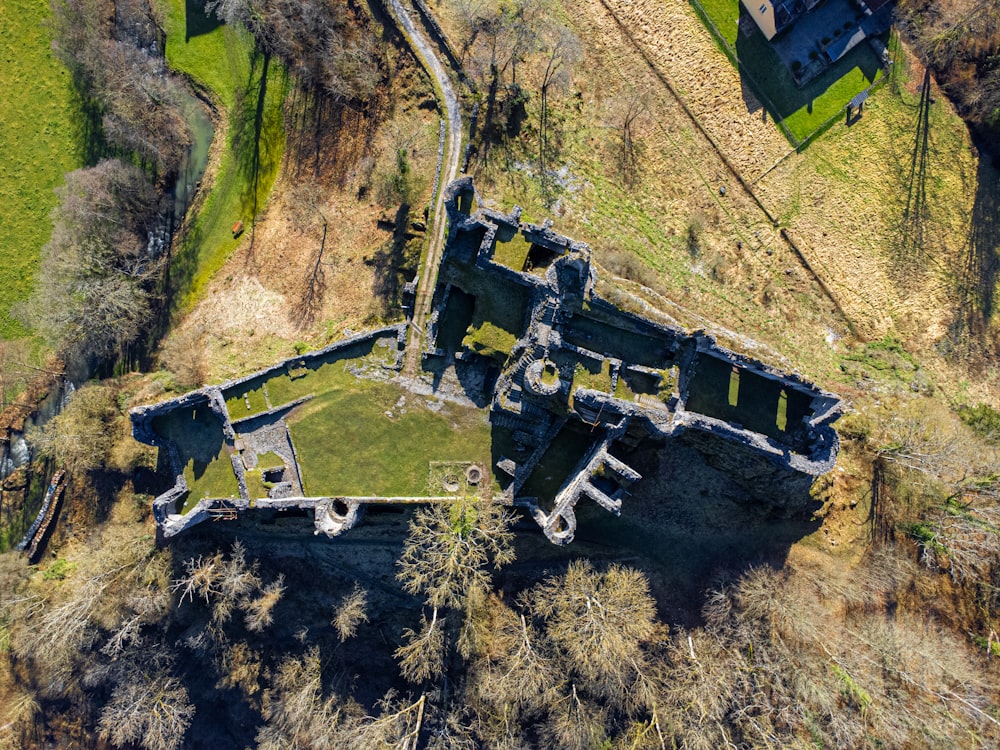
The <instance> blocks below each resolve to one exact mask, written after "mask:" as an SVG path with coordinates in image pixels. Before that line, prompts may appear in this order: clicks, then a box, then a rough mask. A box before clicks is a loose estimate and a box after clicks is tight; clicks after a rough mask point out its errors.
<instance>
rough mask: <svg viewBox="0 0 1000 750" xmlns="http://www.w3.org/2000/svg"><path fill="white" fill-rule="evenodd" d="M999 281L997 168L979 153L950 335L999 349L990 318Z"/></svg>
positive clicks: (979, 346)
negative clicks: (957, 301) (974, 193)
mask: <svg viewBox="0 0 1000 750" xmlns="http://www.w3.org/2000/svg"><path fill="white" fill-rule="evenodd" d="M998 282H1000V172H998V171H997V168H996V167H994V166H993V165H992V164H991V163H990V160H989V159H988V158H986V157H985V156H980V159H979V167H978V172H977V175H976V197H975V199H974V201H973V206H972V216H971V218H970V222H969V235H968V239H967V241H966V244H965V248H964V257H963V259H962V262H961V264H960V266H959V268H958V269H957V279H956V283H957V286H958V293H959V305H958V309H957V311H956V318H955V322H954V324H953V329H954V330H953V336H954V337H955V338H957V339H959V340H963V339H964V340H967V342H968V344H969V345H970V346H971V347H973V348H974V350H976V351H978V352H979V353H981V354H986V355H989V354H990V353H991V352H994V353H995V352H996V351H997V350H998V349H1000V341H997V340H996V338H995V337H996V334H995V333H992V334H991V322H992V320H993V316H994V314H995V313H996V297H997V284H998Z"/></svg>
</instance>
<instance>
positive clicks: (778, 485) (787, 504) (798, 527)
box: [498, 432, 821, 627]
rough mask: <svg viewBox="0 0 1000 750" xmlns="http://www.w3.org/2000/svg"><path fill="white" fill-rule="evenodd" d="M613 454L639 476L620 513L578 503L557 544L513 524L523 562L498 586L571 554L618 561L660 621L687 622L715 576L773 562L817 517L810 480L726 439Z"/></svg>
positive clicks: (525, 581) (677, 441) (559, 564)
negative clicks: (564, 541)
mask: <svg viewBox="0 0 1000 750" xmlns="http://www.w3.org/2000/svg"><path fill="white" fill-rule="evenodd" d="M508 442H509V440H508ZM498 450H499V451H500V452H504V451H509V450H512V448H510V447H507V448H504V447H503V446H500V447H498ZM613 453H615V454H617V455H618V456H619V457H620V458H622V459H623V460H625V462H626V463H628V464H629V465H630V466H632V467H633V468H635V469H636V470H637V471H638V472H639V473H640V474H642V476H643V479H641V480H640V481H639V482H637V483H636V484H634V485H632V486H631V487H630V488H629V492H628V494H626V496H625V497H624V500H623V502H622V511H621V516H620V517H617V518H616V517H615V516H613V515H611V514H609V513H607V512H606V511H605V510H604V509H603V508H601V507H600V506H598V505H597V504H596V503H592V502H589V501H587V500H586V499H584V500H581V502H580V503H579V504H578V505H577V506H576V516H577V524H578V525H577V531H576V537H575V539H574V541H573V542H572V543H571V544H570V545H568V546H567V547H562V548H556V547H553V546H552V545H551V543H550V542H549V541H548V540H547V539H546V538H545V537H544V536H543V535H542V533H541V531H540V530H537V529H536V530H534V531H533V530H532V528H531V525H532V524H530V523H525V524H522V525H521V526H520V527H519V529H518V531H519V533H518V535H517V538H516V540H515V543H516V545H517V556H518V560H519V561H525V562H524V563H523V564H519V563H515V564H514V566H512V567H511V568H509V569H505V570H504V571H501V573H500V576H501V577H502V581H501V584H502V586H503V588H504V591H505V592H506V591H519V590H522V589H523V588H526V587H529V586H531V585H533V583H534V582H535V581H537V580H538V579H539V578H541V576H542V574H543V572H544V573H555V572H559V571H560V570H562V569H563V568H564V567H565V566H566V565H568V564H569V562H570V561H572V560H573V559H576V558H579V557H584V558H587V559H590V560H592V561H594V562H595V564H597V565H599V566H600V565H609V564H612V563H621V564H624V565H628V566H631V567H634V568H638V569H640V570H642V571H643V572H644V573H645V574H646V575H647V577H648V578H649V581H650V586H651V591H652V593H653V595H654V597H655V598H656V600H657V604H658V608H659V611H660V615H661V617H662V618H663V619H664V620H665V621H666V622H668V623H670V624H674V625H683V626H686V627H691V626H696V625H700V624H702V618H701V608H702V605H703V604H704V601H705V598H706V594H707V593H708V591H709V590H710V589H711V588H712V587H713V586H714V585H715V584H716V582H717V581H719V580H721V579H724V578H727V577H729V576H733V575H738V574H739V573H740V572H742V571H744V570H746V569H747V568H749V567H752V566H756V565H769V566H772V567H775V568H779V567H781V566H782V565H783V564H784V562H785V560H786V558H787V556H788V552H789V549H790V548H791V546H792V545H793V544H795V543H797V542H799V541H800V540H802V539H803V538H804V537H806V536H808V535H809V534H811V533H813V532H814V531H816V530H817V529H818V528H819V526H820V524H821V521H820V520H819V519H818V518H816V517H814V513H815V511H817V510H818V509H819V507H820V504H819V503H818V502H817V501H816V500H814V499H813V498H812V497H810V494H809V488H810V486H811V484H812V477H809V476H806V475H804V474H798V473H796V472H790V471H787V470H783V469H779V468H777V467H775V466H774V465H773V464H771V463H770V462H769V461H768V460H767V459H766V458H764V457H762V456H760V455H759V454H757V453H755V452H754V451H752V450H750V449H749V448H745V447H743V446H741V445H738V444H735V443H732V442H730V441H726V440H723V439H721V438H718V437H714V436H711V435H705V434H701V433H695V432H687V433H684V434H682V435H681V436H679V437H676V438H673V439H670V440H667V441H666V442H659V443H656V442H652V441H646V442H643V443H640V444H639V446H638V447H637V448H635V449H634V450H629V449H627V448H624V447H623V446H621V445H618V446H616V447H615V448H614V449H613ZM506 455H507V456H508V457H510V458H514V459H515V460H518V458H519V456H518V455H511V454H510V453H509V452H508V453H507V454H506ZM521 457H522V458H523V456H521ZM532 561H534V562H532ZM540 568H544V571H543V570H540Z"/></svg>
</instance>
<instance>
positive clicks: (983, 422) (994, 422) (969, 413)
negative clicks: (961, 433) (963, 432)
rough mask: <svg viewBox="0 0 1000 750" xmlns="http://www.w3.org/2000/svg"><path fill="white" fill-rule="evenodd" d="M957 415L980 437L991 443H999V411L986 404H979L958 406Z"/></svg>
mask: <svg viewBox="0 0 1000 750" xmlns="http://www.w3.org/2000/svg"><path fill="white" fill-rule="evenodd" d="M958 416H959V418H960V419H961V420H962V421H963V422H965V423H966V424H967V425H969V427H971V428H972V429H973V431H975V432H976V434H978V435H979V436H980V437H983V438H985V439H986V440H989V441H990V442H991V443H1000V411H997V410H996V409H994V408H992V407H990V406H988V405H986V404H979V405H977V406H963V407H961V408H959V410H958Z"/></svg>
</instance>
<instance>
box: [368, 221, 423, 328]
mask: <svg viewBox="0 0 1000 750" xmlns="http://www.w3.org/2000/svg"><path fill="white" fill-rule="evenodd" d="M409 220H410V206H409V205H408V204H406V203H402V204H400V206H399V209H398V210H397V211H396V217H395V220H394V223H393V230H392V238H391V239H390V240H389V241H388V242H386V243H385V244H383V245H382V247H380V248H379V249H378V250H377V251H375V253H374V254H373V255H372V256H371V258H368V259H366V260H365V264H366V265H368V266H371V267H372V268H374V270H375V281H374V284H373V287H372V292H373V294H374V295H375V299H376V300H377V301H378V302H379V303H380V305H381V306H382V316H383V317H384V318H388V317H389V316H390V315H392V314H394V313H396V312H398V311H399V310H401V309H402V290H403V286H404V285H405V284H406V283H407V282H408V281H410V280H411V279H413V277H414V276H415V275H416V273H417V270H416V269H417V264H418V263H419V262H420V251H419V248H418V247H414V245H416V244H417V243H411V242H410V241H411V240H413V239H414V238H415V237H416V235H414V234H413V233H412V232H410V231H409Z"/></svg>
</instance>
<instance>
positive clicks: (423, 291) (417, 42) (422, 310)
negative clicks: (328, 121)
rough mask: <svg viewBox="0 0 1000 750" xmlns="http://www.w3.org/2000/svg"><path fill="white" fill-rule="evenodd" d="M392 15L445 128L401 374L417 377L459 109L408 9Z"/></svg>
mask: <svg viewBox="0 0 1000 750" xmlns="http://www.w3.org/2000/svg"><path fill="white" fill-rule="evenodd" d="M389 5H390V6H391V7H392V12H393V13H394V14H395V16H396V18H397V20H398V21H399V23H400V25H401V26H402V29H403V31H404V33H405V36H406V39H407V41H408V42H409V43H410V45H411V46H412V48H413V52H414V53H415V54H416V56H417V57H418V58H419V59H420V62H421V64H422V65H423V66H424V68H425V69H426V70H427V72H428V74H429V75H431V76H432V77H433V78H434V80H435V82H436V85H437V94H438V96H439V97H440V98H441V102H440V103H439V104H440V105H443V108H444V119H445V122H446V123H447V125H448V137H447V141H446V145H445V152H444V159H442V161H441V165H440V173H439V175H438V180H437V184H438V190H437V195H435V196H434V212H433V213H434V218H433V224H432V225H433V235H432V236H431V240H430V245H429V247H428V249H427V255H426V257H425V259H424V265H423V267H422V268H421V269H420V281H419V283H418V284H417V298H416V301H415V302H414V306H413V318H412V321H411V325H410V336H409V340H408V341H407V344H406V359H405V361H404V365H403V372H404V374H406V375H408V376H413V375H415V374H416V373H417V370H418V368H419V366H420V352H421V350H422V348H423V338H424V325H425V322H426V320H427V316H428V315H429V314H430V309H431V303H432V301H433V299H434V287H435V285H436V283H437V273H438V265H439V264H440V262H441V253H442V251H443V249H444V240H445V209H444V187H445V185H447V184H448V183H449V182H451V181H452V180H454V179H455V176H456V175H457V174H458V160H459V157H460V156H461V147H462V115H461V111H460V110H459V106H458V97H457V96H456V95H455V89H454V87H453V86H452V85H451V80H450V79H449V78H448V74H447V72H446V70H445V66H444V65H443V64H442V62H441V60H440V59H439V58H438V56H437V53H436V52H435V51H434V48H433V46H432V45H431V43H430V42H429V41H428V40H427V37H426V36H425V35H424V33H423V31H421V30H420V28H418V26H417V24H416V23H414V21H413V17H412V15H411V14H410V10H409V8H407V7H405V6H404V5H403V3H402V1H401V0H389Z"/></svg>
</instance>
